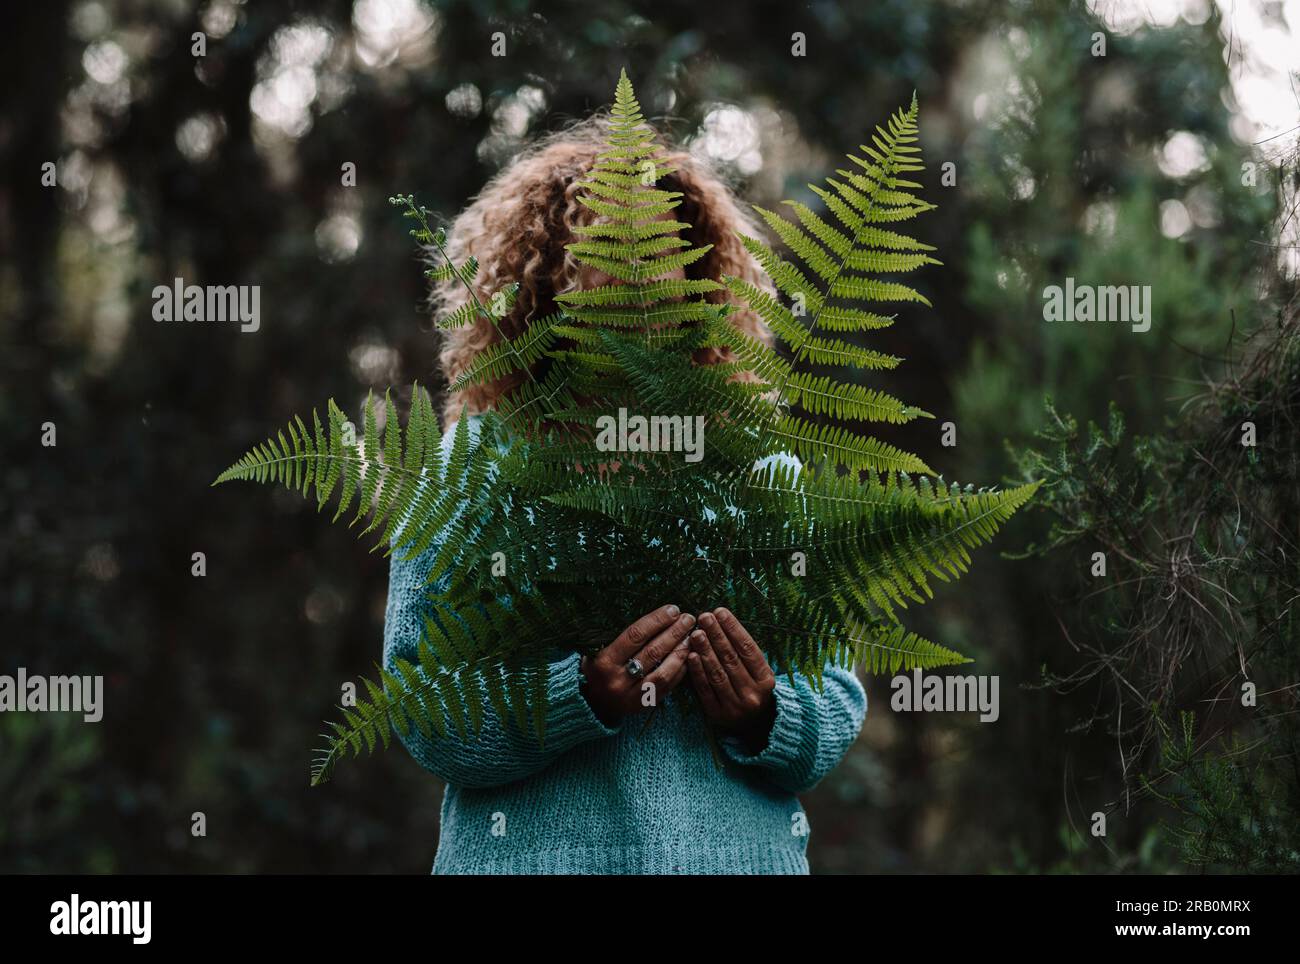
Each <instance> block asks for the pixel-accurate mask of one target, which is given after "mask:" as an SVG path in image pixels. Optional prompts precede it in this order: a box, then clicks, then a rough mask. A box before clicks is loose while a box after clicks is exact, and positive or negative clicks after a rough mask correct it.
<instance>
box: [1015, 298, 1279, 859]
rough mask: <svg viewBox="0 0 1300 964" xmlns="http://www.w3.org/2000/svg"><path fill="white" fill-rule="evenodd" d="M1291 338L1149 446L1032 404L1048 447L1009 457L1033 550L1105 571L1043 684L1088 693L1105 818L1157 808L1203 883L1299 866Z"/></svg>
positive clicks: (1250, 355) (1237, 366)
mask: <svg viewBox="0 0 1300 964" xmlns="http://www.w3.org/2000/svg"><path fill="white" fill-rule="evenodd" d="M1298 334H1300V329H1298V327H1297V323H1296V320H1295V317H1294V314H1293V309H1292V313H1288V314H1287V315H1285V316H1284V317H1283V320H1282V322H1281V323H1280V324H1279V325H1277V326H1271V325H1270V326H1264V327H1261V328H1260V329H1259V330H1257V331H1256V332H1255V333H1254V336H1253V338H1252V340H1251V342H1250V343H1249V344H1248V345H1247V346H1246V348H1245V349H1244V350H1241V351H1239V352H1237V353H1236V354H1235V355H1234V356H1233V357H1232V358H1230V359H1228V360H1227V362H1226V365H1225V367H1226V371H1227V374H1226V375H1225V376H1224V377H1222V378H1221V379H1218V380H1215V381H1211V382H1208V383H1206V385H1205V391H1204V392H1203V393H1202V394H1201V395H1200V396H1199V397H1197V398H1195V399H1193V400H1192V401H1191V402H1189V403H1188V404H1187V405H1185V406H1184V410H1183V412H1182V413H1181V414H1180V417H1179V419H1178V421H1177V422H1176V423H1175V424H1173V425H1172V426H1171V428H1170V431H1168V432H1167V433H1165V434H1164V435H1161V436H1155V437H1136V438H1131V439H1130V438H1128V437H1127V436H1126V434H1125V431H1124V424H1123V419H1122V417H1121V416H1120V414H1119V411H1118V410H1117V409H1116V408H1114V407H1113V406H1112V411H1111V418H1110V424H1109V426H1108V427H1107V429H1105V430H1102V429H1101V428H1099V427H1097V426H1095V425H1089V428H1088V432H1087V433H1086V435H1084V434H1083V433H1081V432H1080V431H1079V429H1078V426H1077V423H1076V422H1075V421H1074V420H1073V419H1072V418H1069V417H1067V416H1062V415H1061V414H1059V413H1058V412H1057V411H1056V410H1055V409H1054V408H1053V407H1052V405H1051V404H1050V402H1049V404H1048V415H1049V421H1050V423H1051V427H1049V428H1048V429H1047V430H1045V431H1044V432H1042V433H1040V435H1041V437H1042V438H1043V439H1044V440H1045V441H1046V442H1047V443H1048V444H1047V445H1046V446H1044V447H1042V448H1040V449H1037V450H1031V451H1028V452H1026V453H1024V454H1023V456H1022V459H1021V461H1022V465H1023V467H1024V470H1025V471H1026V472H1027V473H1031V474H1032V475H1033V476H1034V477H1036V478H1040V479H1042V480H1044V485H1043V490H1042V493H1041V495H1040V500H1041V504H1042V506H1043V508H1044V509H1045V510H1046V511H1048V512H1050V514H1051V517H1052V520H1053V522H1052V527H1051V530H1050V532H1049V533H1048V536H1047V539H1046V541H1045V542H1044V543H1043V544H1042V545H1041V546H1037V547H1034V549H1033V550H1032V551H1033V552H1035V553H1038V554H1043V555H1048V554H1051V555H1054V556H1060V555H1062V554H1063V553H1071V554H1073V555H1074V557H1075V559H1076V562H1077V565H1078V567H1079V570H1080V571H1083V572H1084V573H1085V574H1086V573H1087V572H1088V571H1089V568H1090V566H1089V564H1088V559H1089V558H1090V556H1091V554H1092V553H1093V552H1096V551H1100V552H1104V553H1105V554H1106V559H1107V566H1108V569H1107V573H1106V575H1105V576H1104V577H1100V578H1093V577H1089V576H1086V575H1085V576H1084V577H1083V578H1081V580H1080V581H1081V583H1082V585H1081V586H1080V587H1079V591H1080V594H1081V600H1082V601H1081V603H1080V605H1079V614H1078V619H1077V620H1071V624H1072V630H1071V640H1072V642H1073V643H1074V644H1075V647H1076V648H1077V649H1078V651H1079V652H1080V653H1081V654H1082V656H1083V659H1082V660H1081V661H1080V662H1079V663H1078V665H1077V666H1076V667H1075V668H1074V669H1073V670H1072V671H1071V672H1068V673H1063V672H1059V671H1058V672H1054V673H1051V674H1048V675H1047V677H1046V680H1045V682H1046V683H1048V684H1049V685H1051V686H1053V687H1058V688H1060V689H1062V690H1071V689H1075V688H1078V687H1080V686H1084V685H1095V686H1096V689H1097V694H1098V700H1099V702H1098V708H1097V714H1096V716H1095V717H1094V719H1093V720H1091V721H1088V722H1087V723H1086V724H1085V728H1087V727H1092V726H1098V727H1103V726H1104V727H1105V730H1106V732H1108V733H1109V734H1110V735H1111V736H1112V738H1115V739H1117V740H1118V745H1119V748H1120V751H1121V755H1122V756H1121V760H1122V765H1123V766H1122V769H1123V775H1124V779H1123V782H1122V785H1121V795H1120V797H1119V798H1118V799H1116V800H1115V801H1114V802H1113V803H1112V809H1116V810H1126V809H1127V808H1128V806H1130V805H1131V804H1132V803H1134V802H1137V801H1141V800H1144V799H1148V800H1154V801H1158V802H1159V804H1161V805H1162V806H1164V807H1166V808H1168V822H1169V832H1170V834H1171V836H1172V837H1173V839H1174V840H1176V841H1177V842H1178V844H1179V847H1180V850H1181V853H1182V856H1183V859H1184V860H1186V861H1188V862H1189V863H1192V864H1194V865H1196V866H1198V867H1200V868H1208V869H1217V870H1234V871H1271V872H1276V871H1281V870H1296V869H1300V837H1298V836H1297V828H1300V773H1298V772H1297V770H1296V760H1297V759H1298V758H1300V755H1298V751H1300V723H1297V686H1298V685H1300V651H1298V650H1297V647H1296V642H1297V640H1298V639H1300V623H1298V622H1297V618H1296V615H1295V611H1294V608H1295V607H1294V603H1295V600H1296V598H1297V597H1298V596H1300V551H1298V550H1300V546H1298V545H1297V539H1296V527H1295V521H1296V519H1297V518H1300V338H1298V337H1297V336H1298ZM1247 423H1250V424H1249V426H1248V425H1247ZM1252 426H1253V432H1254V435H1253V438H1252V437H1251V435H1250V434H1249V432H1250V427H1252ZM1244 440H1248V441H1251V442H1253V444H1243V441H1244Z"/></svg>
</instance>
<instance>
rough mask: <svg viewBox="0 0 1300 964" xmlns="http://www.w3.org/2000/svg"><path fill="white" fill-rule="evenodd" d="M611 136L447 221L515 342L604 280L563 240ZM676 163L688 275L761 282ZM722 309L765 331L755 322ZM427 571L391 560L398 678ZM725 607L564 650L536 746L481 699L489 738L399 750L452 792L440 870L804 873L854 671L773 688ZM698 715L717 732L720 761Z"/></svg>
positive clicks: (713, 186) (497, 391)
mask: <svg viewBox="0 0 1300 964" xmlns="http://www.w3.org/2000/svg"><path fill="white" fill-rule="evenodd" d="M602 128H603V125H602V124H601V123H599V122H591V123H588V124H585V125H582V126H579V127H575V128H573V129H571V130H569V131H566V132H564V133H562V134H559V135H556V136H553V137H551V138H549V139H547V140H546V141H544V142H542V143H541V144H540V145H538V146H537V147H535V148H534V149H533V150H531V151H529V152H528V153H526V154H525V155H523V156H521V157H520V158H518V159H517V160H515V161H514V162H513V163H512V164H511V165H510V166H509V167H507V168H506V169H505V170H503V171H502V172H501V173H500V174H498V175H497V176H496V177H495V178H494V179H493V180H492V181H491V182H490V183H489V184H488V185H487V187H486V188H485V189H484V190H483V192H482V193H481V194H480V195H479V196H478V198H477V199H476V200H475V201H474V203H473V204H471V205H470V206H469V208H467V209H466V210H465V212H464V213H462V214H461V215H460V217H459V218H458V219H457V220H456V222H455V224H454V225H453V226H452V229H451V231H450V234H449V239H448V247H449V251H450V254H451V255H452V257H453V259H454V260H455V261H456V262H457V263H459V262H460V261H462V260H464V259H465V258H466V257H469V256H471V255H472V256H473V257H475V258H477V259H478V261H479V271H478V275H477V277H476V278H475V282H474V284H475V287H476V288H477V289H478V290H477V291H476V294H477V295H478V297H479V298H480V299H482V300H483V301H484V302H486V301H488V300H490V298H491V293H492V292H494V291H497V290H499V289H500V288H501V287H503V286H504V285H506V284H508V283H510V282H519V286H520V287H519V291H518V295H517V299H516V302H515V305H514V308H513V310H512V312H511V314H510V315H509V317H507V318H505V319H504V320H503V321H502V322H501V329H502V330H503V331H504V332H505V333H506V334H507V335H509V336H510V337H514V336H516V335H517V334H519V333H520V332H521V331H523V330H524V329H525V328H526V326H527V324H528V322H529V320H530V319H532V318H540V317H543V316H545V315H546V314H548V313H550V312H552V311H554V310H555V308H556V305H555V296H556V294H557V293H562V292H565V291H569V290H573V289H574V288H576V287H579V286H586V287H590V286H592V285H596V284H601V283H605V282H607V281H608V279H607V278H602V277H600V276H599V275H596V274H595V273H587V272H588V269H585V268H583V267H582V266H581V265H579V264H577V263H576V262H575V261H574V259H573V257H572V256H571V255H569V254H568V253H567V252H566V251H565V249H564V246H565V245H566V244H567V243H569V242H571V241H573V240H574V235H573V229H574V228H575V227H577V226H578V225H581V224H587V223H590V220H591V217H592V214H591V212H590V210H589V209H588V208H586V207H584V206H583V205H581V204H579V203H578V201H577V200H576V197H577V194H578V191H579V190H580V186H579V181H580V179H581V178H582V176H583V175H584V174H585V173H586V172H587V171H588V170H589V169H590V167H591V165H592V164H593V163H594V161H595V158H596V155H597V154H598V153H599V152H600V151H601V149H602V147H603V143H604V139H603V136H602V135H603V129H602ZM667 160H668V161H669V162H670V163H671V164H674V165H677V169H676V171H675V172H674V173H672V174H670V175H667V176H666V177H665V178H663V179H662V181H661V186H663V187H665V188H667V189H669V190H674V191H680V192H681V193H682V195H683V197H682V203H681V206H680V207H679V208H678V209H677V211H675V212H674V214H675V216H676V218H677V219H678V220H680V221H683V222H685V223H688V224H690V225H691V226H692V227H691V231H690V234H691V237H690V238H689V239H688V240H690V241H691V242H692V243H693V244H695V245H703V244H712V245H713V246H714V247H713V248H712V250H711V251H710V252H709V254H708V255H707V256H706V257H705V258H703V259H702V260H701V261H699V262H697V263H696V264H695V265H692V266H691V271H690V274H691V275H693V276H699V277H719V276H721V275H723V274H730V275H737V276H741V277H745V278H746V279H748V280H750V281H752V282H753V283H755V284H764V283H765V282H764V279H763V278H762V276H761V272H760V271H759V269H758V267H757V265H755V264H754V263H753V262H752V260H751V259H750V257H749V255H748V253H747V252H746V251H745V249H744V248H743V247H742V246H741V244H740V242H739V240H738V237H737V233H738V232H743V233H749V234H754V233H755V232H754V229H753V228H752V226H751V225H750V223H749V222H748V220H747V219H746V218H745V217H744V216H743V215H742V214H741V212H740V210H739V208H738V207H737V204H736V202H735V199H734V197H733V196H732V195H731V193H730V191H729V190H728V189H727V187H726V186H725V185H724V184H723V183H722V182H721V181H720V180H718V179H717V178H716V177H715V176H714V175H712V174H711V173H710V172H709V171H707V170H706V169H704V167H703V166H702V165H701V164H700V162H699V161H698V160H696V159H695V158H693V157H691V156H690V155H689V154H686V153H684V152H670V153H669V155H668V157H667ZM678 274H679V276H681V272H680V269H679V272H678ZM723 294H725V292H724V293H723ZM468 297H469V293H468V292H467V291H465V290H464V288H463V286H459V287H458V284H445V285H442V286H440V287H439V288H438V289H436V290H435V292H434V305H435V308H436V310H438V311H440V312H445V311H449V310H452V309H454V308H456V307H457V306H458V305H459V304H462V303H463V300H464V299H466V298H468ZM730 317H731V318H732V320H733V321H734V323H735V324H737V325H738V326H739V327H741V328H743V329H745V330H747V331H748V332H749V333H750V334H753V335H758V336H760V337H767V335H766V333H765V332H764V331H763V330H762V326H761V323H760V322H759V320H758V319H757V318H756V317H755V316H754V315H753V314H752V313H750V312H748V311H744V310H737V311H734V312H733V313H732V314H731V316H730ZM500 337H501V334H500V332H499V331H498V329H497V327H496V326H495V325H493V324H491V323H490V322H488V321H487V320H481V321H480V322H479V323H477V324H475V325H472V326H469V327H466V328H462V329H454V330H453V331H452V332H451V333H450V334H449V335H448V337H447V339H446V342H445V344H444V346H443V350H442V353H441V363H442V369H443V372H444V374H445V375H446V376H447V378H448V380H449V381H450V380H454V379H455V378H456V377H457V376H458V375H459V374H460V373H461V372H463V371H464V370H465V368H466V367H467V366H468V365H469V364H470V363H471V362H472V360H473V359H474V358H475V357H476V356H477V355H478V353H479V352H481V351H483V350H484V349H485V348H487V347H488V346H489V345H491V344H493V343H495V342H496V341H497V340H498V339H499V338H500ZM723 359H724V356H723V355H722V354H721V353H719V352H717V351H716V350H713V349H709V350H707V351H706V352H702V353H700V354H698V355H697V356H696V361H697V362H698V363H701V364H708V363H710V362H713V361H718V360H723ZM535 374H536V375H538V376H539V377H540V372H537V373H535ZM512 387H513V386H512V384H511V383H509V382H497V383H493V384H486V385H475V386H471V387H469V388H467V389H465V390H464V391H462V392H459V393H454V394H453V395H452V396H451V397H449V398H448V399H447V403H446V408H445V410H444V415H445V418H444V421H446V422H451V421H452V419H454V418H456V417H457V416H458V415H459V413H460V412H462V411H465V412H467V413H468V415H467V417H469V418H474V414H475V413H481V412H483V411H486V410H488V409H490V408H492V407H493V404H494V402H495V400H496V399H498V398H500V397H501V395H502V394H503V393H505V392H508V391H509V390H510V389H511V388H512ZM471 427H473V425H471ZM449 434H450V426H449V427H448V437H449ZM431 560H432V550H431V551H430V552H426V553H425V554H424V555H422V556H420V557H417V558H416V559H413V560H410V561H407V562H402V561H399V560H398V559H397V558H396V556H394V559H393V562H392V568H391V576H390V584H389V598H388V610H387V614H386V621H385V641H384V661H385V665H386V666H388V667H389V668H390V669H391V668H392V667H393V665H394V663H395V661H396V660H398V659H405V660H410V661H414V660H415V659H416V650H417V646H418V643H419V640H420V635H421V632H422V628H423V625H424V621H425V619H426V617H430V616H432V617H433V618H435V619H436V618H439V614H438V613H436V612H430V608H429V607H430V603H429V601H428V594H427V587H426V578H427V575H428V573H429V567H430V563H431ZM725 603H726V601H725V599H719V600H718V601H717V607H716V608H715V609H712V610H710V611H706V612H699V613H683V612H680V611H679V610H678V608H677V607H676V606H675V605H673V604H672V602H671V600H665V604H664V605H663V606H661V607H659V608H658V609H655V610H654V611H652V612H650V613H645V614H641V613H629V614H628V624H627V625H626V626H625V627H624V626H615V627H611V631H610V637H609V639H610V641H609V644H608V645H607V646H606V647H605V648H604V649H602V650H601V651H600V652H599V653H598V654H596V655H595V656H593V657H592V658H590V659H586V660H582V659H580V658H579V657H578V656H577V655H576V654H571V655H569V656H567V657H565V658H562V659H559V660H557V661H556V662H554V663H552V664H551V666H550V675H549V679H550V683H549V691H548V694H547V695H548V700H547V722H546V734H547V735H546V741H545V743H544V744H542V745H539V744H538V743H537V741H536V737H535V736H532V735H529V734H527V733H523V732H521V731H520V730H519V729H517V728H515V727H511V726H507V725H503V724H502V721H501V720H500V719H499V718H498V717H497V716H496V714H495V711H494V710H493V708H492V707H491V705H490V704H487V703H486V702H485V704H484V706H483V717H484V723H483V727H482V729H481V730H480V731H479V732H478V733H477V734H476V735H474V736H472V737H471V738H469V739H467V740H462V739H459V738H457V737H456V736H454V735H448V736H447V737H436V738H433V739H426V738H424V737H423V736H421V734H420V733H419V732H418V731H416V730H414V729H413V730H411V732H410V733H409V734H408V735H407V737H406V738H405V739H404V744H405V746H406V747H407V749H408V750H409V751H410V753H411V754H412V756H414V757H415V759H416V760H417V761H419V763H420V764H421V765H422V766H424V767H425V768H427V769H428V770H430V771H431V772H433V773H434V774H436V775H437V776H439V777H441V778H442V779H443V780H444V781H446V784H447V787H446V792H445V795H444V798H443V804H442V820H441V828H442V830H441V839H440V841H439V845H438V853H437V857H436V858H435V860H434V865H433V870H434V873H567V874H625V873H636V874H658V873H727V874H732V873H736V874H739V873H800V874H803V873H807V872H808V861H807V857H806V855H805V851H806V848H807V834H808V825H807V821H806V818H805V816H804V814H803V811H802V809H801V808H800V805H799V801H798V800H797V799H796V797H795V794H796V793H798V792H801V791H803V790H807V789H809V788H810V787H812V786H813V785H814V784H816V783H817V782H818V781H819V780H820V779H821V778H822V777H823V776H825V775H826V774H827V773H828V772H829V771H830V770H831V769H832V768H833V767H834V766H835V765H836V764H837V763H839V761H840V759H841V758H842V757H843V756H844V753H845V752H846V751H847V750H848V748H849V746H850V745H851V744H852V743H853V741H854V739H855V738H856V737H857V734H858V730H859V729H860V728H861V726H862V720H863V717H864V715H865V713H866V694H865V693H864V692H863V689H862V686H861V684H860V683H859V682H858V681H857V679H856V678H855V676H854V675H853V673H852V672H850V671H846V670H842V669H839V668H835V667H832V668H830V669H828V670H827V672H826V674H825V677H824V685H823V688H822V690H821V692H817V691H816V690H814V689H813V687H812V686H811V685H810V684H809V683H808V682H807V681H806V680H804V679H803V678H802V677H797V678H796V680H795V681H794V682H791V681H790V680H789V679H788V678H785V677H782V678H780V679H778V678H776V677H775V675H774V674H773V672H772V670H771V668H770V667H769V665H768V663H767V661H766V659H765V658H764V656H763V652H762V649H761V645H760V642H761V641H756V640H755V639H753V638H752V637H751V635H750V634H749V632H748V631H747V630H746V629H745V626H744V618H745V614H744V613H732V612H731V611H730V610H728V609H727V608H726V604H725ZM646 682H649V683H651V684H653V686H654V688H655V692H656V695H657V697H659V698H661V699H666V700H667V701H668V702H671V701H672V699H673V697H672V693H673V691H674V690H676V689H677V688H678V687H690V688H691V689H692V690H693V691H694V694H695V697H696V698H697V701H698V705H699V707H700V710H701V712H699V713H692V714H681V713H678V712H669V711H668V709H667V708H665V709H663V710H661V711H660V712H657V713H654V714H653V715H651V716H650V717H646V716H645V715H644V714H645V710H644V709H643V707H642V692H643V686H644V684H645V683H646ZM706 721H707V723H708V724H711V725H712V727H713V728H714V730H715V732H717V733H720V734H722V735H723V739H722V740H721V746H722V752H723V755H724V762H723V766H722V767H719V766H718V765H717V764H716V763H715V761H714V758H713V754H712V752H711V750H710V748H709V743H708V740H707V733H706V729H705V726H706Z"/></svg>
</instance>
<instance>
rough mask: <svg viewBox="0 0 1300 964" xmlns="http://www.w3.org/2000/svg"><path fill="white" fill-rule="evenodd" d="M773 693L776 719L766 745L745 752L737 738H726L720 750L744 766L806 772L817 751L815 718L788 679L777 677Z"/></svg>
mask: <svg viewBox="0 0 1300 964" xmlns="http://www.w3.org/2000/svg"><path fill="white" fill-rule="evenodd" d="M775 694H776V719H775V720H774V721H773V723H772V732H771V733H770V734H769V735H768V738H767V746H765V747H764V748H763V749H762V751H760V752H758V753H746V752H744V749H743V748H742V747H741V745H740V743H739V742H737V741H735V740H731V739H727V740H723V741H722V749H723V752H725V753H726V754H727V756H729V757H730V758H731V759H733V760H735V761H736V762H737V763H743V764H745V765H746V766H757V767H763V768H764V769H767V770H776V771H780V772H782V773H790V774H800V773H806V772H808V771H809V770H810V769H811V768H812V765H813V755H814V754H815V752H816V747H817V719H816V718H815V717H814V716H811V715H810V714H809V713H808V710H809V709H810V708H809V707H806V706H804V704H803V702H802V701H801V700H800V699H799V693H798V691H797V690H796V689H795V688H794V687H793V686H791V685H790V682H789V680H786V679H784V678H778V679H777V681H776V690H775ZM813 709H814V710H815V708H813Z"/></svg>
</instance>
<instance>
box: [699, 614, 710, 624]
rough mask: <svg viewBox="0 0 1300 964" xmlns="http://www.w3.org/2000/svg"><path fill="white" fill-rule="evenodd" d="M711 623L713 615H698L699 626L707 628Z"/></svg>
mask: <svg viewBox="0 0 1300 964" xmlns="http://www.w3.org/2000/svg"><path fill="white" fill-rule="evenodd" d="M712 622H713V613H701V614H700V625H701V626H708V625H710V624H711V623H712Z"/></svg>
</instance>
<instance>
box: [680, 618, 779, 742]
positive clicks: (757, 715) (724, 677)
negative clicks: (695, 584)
mask: <svg viewBox="0 0 1300 964" xmlns="http://www.w3.org/2000/svg"><path fill="white" fill-rule="evenodd" d="M690 647H691V653H690V655H689V656H688V657H687V662H686V665H687V667H688V668H689V671H690V676H691V685H692V686H694V688H695V695H696V696H698V697H699V700H700V705H701V707H702V708H703V710H704V715H705V717H706V718H707V719H708V720H710V721H711V722H712V723H713V724H714V725H716V726H717V727H718V728H719V729H720V730H722V731H723V732H724V733H726V734H728V735H729V736H734V737H738V738H739V739H740V740H741V742H742V743H744V744H745V748H746V750H747V751H749V752H751V753H758V752H760V751H761V750H762V749H763V748H764V747H765V746H767V738H768V736H769V734H771V732H772V724H773V723H774V722H775V721H776V676H774V675H773V673H772V668H771V667H770V666H768V665H767V660H766V659H765V658H764V656H763V651H762V650H761V649H759V647H758V644H757V643H755V642H754V638H753V637H752V636H750V635H749V633H748V632H747V631H746V630H745V627H744V626H742V625H740V620H739V619H737V618H736V617H735V616H734V615H732V613H731V611H730V610H728V609H722V608H719V609H715V610H713V612H711V613H707V612H706V613H702V614H701V615H700V628H699V629H696V630H695V632H693V633H691V635H690Z"/></svg>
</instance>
